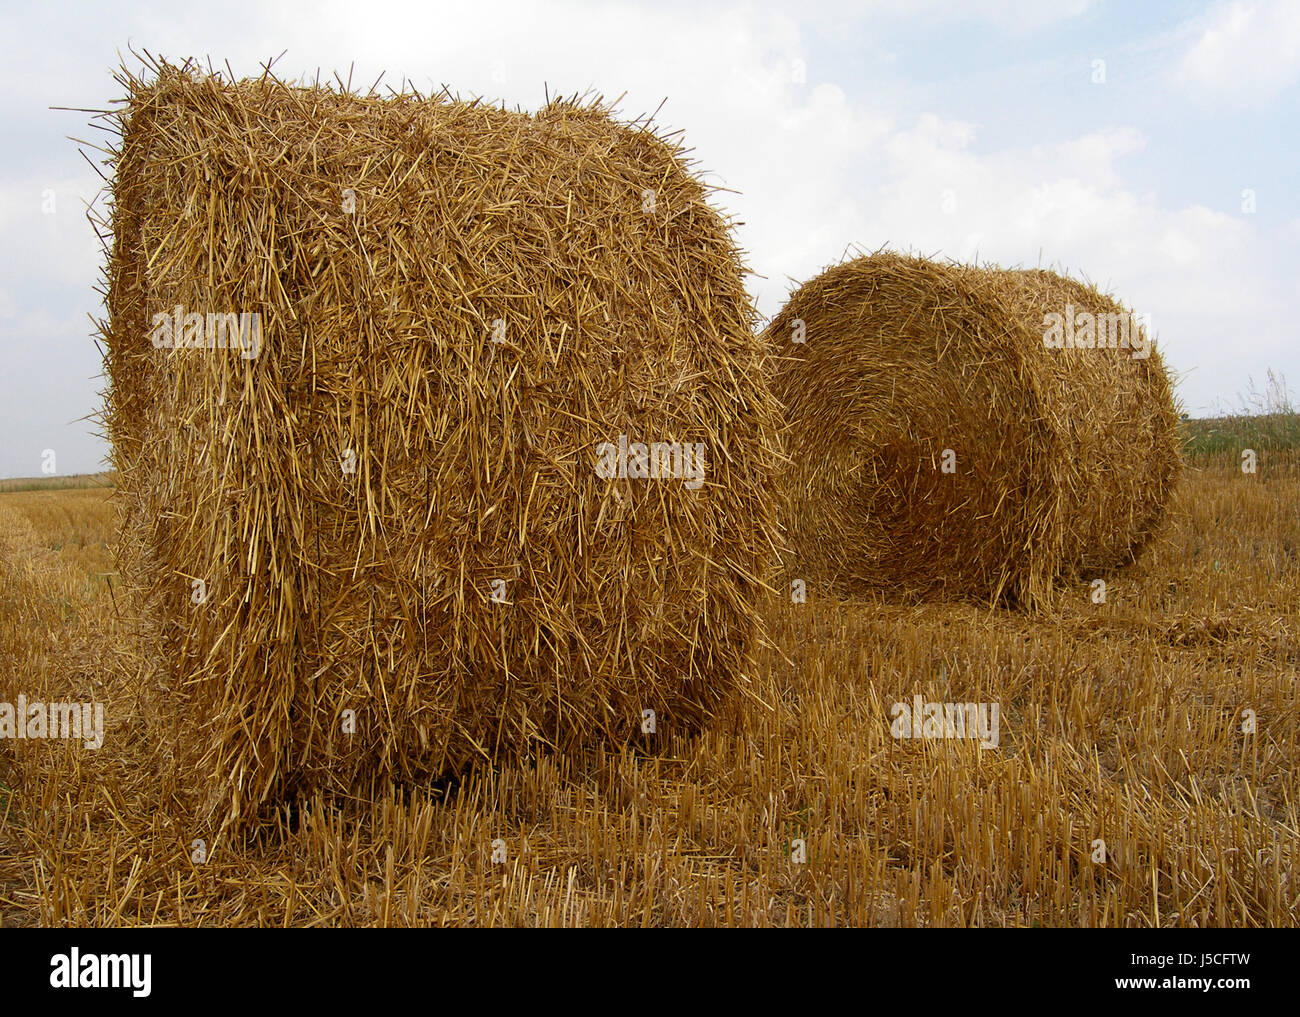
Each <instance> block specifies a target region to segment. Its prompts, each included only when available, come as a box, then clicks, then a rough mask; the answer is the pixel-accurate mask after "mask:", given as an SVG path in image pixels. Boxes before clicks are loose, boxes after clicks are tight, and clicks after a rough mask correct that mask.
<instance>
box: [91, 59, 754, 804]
mask: <svg viewBox="0 0 1300 1017" xmlns="http://www.w3.org/2000/svg"><path fill="white" fill-rule="evenodd" d="M150 71H151V73H150V74H149V75H148V78H149V79H148V80H143V79H141V78H137V77H135V76H133V75H132V74H131V73H129V72H125V71H124V72H123V73H122V75H121V77H120V80H121V82H122V83H123V85H124V86H125V88H126V91H127V94H128V100H127V102H126V103H125V105H124V107H123V109H122V111H121V113H120V115H119V117H118V119H117V126H118V129H119V130H120V132H121V142H120V146H119V150H118V152H117V154H116V156H115V159H114V165H113V169H114V173H115V176H114V180H113V197H114V210H113V219H112V222H111V231H112V251H111V257H110V260H109V265H108V269H107V273H106V274H107V277H108V278H107V282H108V307H109V320H108V322H107V323H105V325H104V326H103V333H104V334H103V339H104V344H105V347H106V367H107V373H108V376H109V379H110V386H109V390H108V393H107V398H106V406H107V408H106V414H105V415H106V421H107V426H108V431H109V435H110V437H111V440H112V443H113V447H114V465H115V466H116V467H117V469H118V470H119V471H120V490H119V494H120V497H121V499H122V500H123V502H124V504H125V505H126V507H127V510H128V519H127V522H126V527H125V532H124V540H123V556H122V560H123V566H122V567H123V569H124V571H125V572H126V573H127V574H128V575H129V576H130V577H131V579H132V580H133V581H134V584H135V587H136V589H137V593H138V597H139V600H140V602H141V603H142V604H143V605H144V606H145V609H146V610H147V611H148V612H149V613H150V616H151V617H153V618H154V619H156V621H157V629H158V652H159V655H160V659H161V661H162V667H163V670H164V672H165V679H164V684H165V686H166V696H167V698H168V699H169V701H170V702H171V703H172V704H173V707H174V709H175V711H176V716H177V718H178V720H177V730H178V731H179V732H180V734H179V737H180V739H181V745H180V747H179V748H178V751H179V752H182V753H185V759H186V760H187V762H186V765H187V766H190V767H191V768H192V772H193V773H194V774H195V778H196V780H197V781H198V782H199V783H200V784H201V785H203V786H204V787H205V790H206V793H207V796H208V797H207V802H206V815H207V816H208V817H209V818H211V820H212V821H213V823H214V825H215V824H222V825H225V824H231V823H234V824H238V823H240V822H242V821H244V820H247V819H250V818H252V817H253V816H254V815H255V814H256V813H257V810H258V809H259V807H263V806H268V805H273V804H276V803H277V802H280V801H282V800H284V799H285V797H286V796H287V795H289V794H292V793H294V792H296V791H302V790H315V789H325V790H340V789H346V788H348V787H349V786H351V784H352V782H353V781H354V780H360V779H362V778H363V777H364V776H365V775H366V774H371V775H374V774H379V775H381V776H383V777H394V778H398V779H404V778H411V777H417V776H424V775H428V774H440V773H447V772H450V771H454V770H456V769H458V768H461V767H463V766H464V765H466V764H467V763H470V762H472V761H473V760H475V759H479V760H485V759H497V758H500V757H502V756H516V757H517V756H519V755H523V754H527V753H529V752H531V751H533V750H534V749H536V748H539V747H543V746H554V747H558V748H561V749H567V748H570V747H574V746H579V745H584V744H589V743H591V742H592V741H593V740H597V739H604V738H609V739H614V740H627V739H629V738H632V737H636V738H637V739H641V740H643V741H644V740H645V735H643V732H642V724H643V711H648V710H653V711H655V720H654V724H655V727H656V729H657V734H656V735H655V737H657V738H660V739H662V738H664V737H666V736H667V735H668V734H670V733H672V732H676V731H690V730H693V729H695V728H697V727H699V726H700V725H701V724H702V723H704V722H705V721H706V720H707V719H708V718H709V717H710V716H711V715H713V714H714V713H716V712H717V710H718V709H719V708H720V707H721V706H722V704H723V703H724V702H726V701H727V700H728V698H729V697H731V696H732V695H733V694H734V693H736V691H737V690H738V689H740V688H741V687H742V686H743V685H744V684H745V683H746V681H747V680H748V677H747V676H748V674H749V669H750V668H751V665H752V652H753V649H754V646H755V643H756V640H757V639H758V638H759V633H758V631H757V629H756V624H757V615H756V610H755V604H756V601H757V598H758V596H759V591H760V588H761V582H762V573H763V568H764V564H765V562H767V561H768V560H769V559H770V558H771V556H772V547H773V544H774V540H775V522H774V518H773V515H772V508H771V502H772V495H771V493H770V491H769V490H768V485H769V483H770V477H771V475H772V471H773V466H774V462H775V457H776V456H777V454H778V453H777V439H776V432H775V429H774V428H775V426H776V424H777V419H776V406H775V403H774V401H773V400H772V398H771V395H770V392H769V389H768V387H767V381H766V372H767V365H766V357H765V354H764V349H763V346H762V343H761V340H760V339H759V338H758V337H757V336H756V335H755V333H754V320H753V312H752V310H751V308H750V304H749V301H748V298H747V296H746V293H745V289H744V285H743V268H742V265H741V263H740V260H739V253H738V251H737V249H736V248H735V246H734V242H733V240H732V237H731V234H730V229H729V224H728V222H727V221H726V220H725V219H724V218H723V217H722V216H720V215H719V213H718V212H716V211H715V210H714V209H713V208H712V207H710V205H709V203H708V194H707V191H706V189H705V188H704V187H703V186H702V185H701V184H700V183H699V182H698V181H697V179H696V178H695V177H694V176H693V175H692V173H691V172H690V170H689V168H688V165H689V164H688V163H687V162H686V161H685V159H684V153H683V150H682V149H681V148H680V147H679V146H677V145H675V144H670V143H668V142H667V141H666V140H664V139H663V138H661V137H659V136H657V135H656V133H655V132H654V131H653V130H652V129H651V128H650V126H649V124H648V123H646V122H633V123H618V122H616V121H615V120H614V119H612V118H611V111H610V109H609V108H608V107H607V106H605V105H602V104H601V103H600V102H599V100H597V101H596V102H595V103H593V104H589V105H588V104H584V103H583V102H582V101H580V100H578V99H577V98H574V99H569V100H559V101H553V102H551V103H550V104H549V105H547V106H546V107H545V108H543V109H542V110H540V111H539V112H537V113H536V114H535V115H530V114H526V113H522V112H509V111H506V110H504V109H502V108H494V107H492V106H489V105H486V104H484V103H482V102H480V101H460V100H457V99H453V98H452V97H450V96H448V95H446V94H444V95H441V96H438V97H434V98H425V97H421V96H418V95H413V94H392V95H390V96H387V97H380V96H379V95H377V94H375V93H374V92H373V91H372V92H370V93H367V94H364V95H359V94H353V93H350V92H348V91H346V90H345V89H337V90H336V89H333V88H327V87H324V86H321V85H317V84H312V85H308V86H298V85H294V84H289V83H285V82H282V81H280V80H277V79H276V78H275V77H274V76H273V75H271V74H269V73H268V74H266V75H265V76H263V77H260V78H257V79H254V80H243V81H238V82H234V83H232V82H230V81H227V80H223V79H222V78H221V77H219V76H215V75H199V74H194V73H192V72H191V71H190V70H189V69H188V68H177V67H175V66H172V65H169V64H167V63H166V62H162V61H158V62H155V63H153V64H152V66H151V68H150ZM225 315H230V317H224V316H225ZM195 346H198V347H200V348H193V347H195ZM636 443H644V444H646V445H647V446H648V445H650V444H651V443H657V446H656V448H654V449H653V450H647V454H646V455H644V456H640V457H639V456H638V453H639V451H640V450H639V449H638V446H637V444H636ZM624 449H627V451H624ZM651 451H653V453H654V455H653V456H651V455H650V454H649V453H650V452H651ZM697 451H698V455H696V454H694V453H696V452H697ZM650 458H653V462H650V463H647V462H646V460H647V459H650ZM605 466H610V467H611V469H610V470H607V469H604V468H603V467H605ZM647 466H648V467H650V469H649V470H647V472H653V473H655V474H661V475H659V476H651V477H647V478H644V479H642V478H640V477H638V472H640V471H639V467H647ZM661 468H662V469H661ZM701 469H702V472H701ZM611 470H612V472H613V476H612V477H611V476H608V474H609V473H610V472H611Z"/></svg>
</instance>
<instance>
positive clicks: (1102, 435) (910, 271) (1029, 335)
mask: <svg viewBox="0 0 1300 1017" xmlns="http://www.w3.org/2000/svg"><path fill="white" fill-rule="evenodd" d="M1069 302H1073V308H1072V311H1073V312H1074V313H1077V312H1078V311H1079V310H1080V309H1082V308H1092V312H1091V313H1094V314H1096V313H1101V312H1103V311H1104V312H1107V313H1109V312H1110V311H1112V310H1114V311H1116V312H1118V311H1120V310H1123V309H1122V308H1120V307H1119V305H1118V304H1115V303H1114V302H1113V301H1110V300H1109V299H1108V298H1105V297H1103V296H1101V295H1100V294H1098V293H1097V292H1096V291H1095V290H1093V289H1092V288H1091V287H1085V286H1083V285H1082V284H1079V283H1075V282H1074V281H1073V280H1070V279H1066V278H1063V277H1060V276H1057V275H1054V274H1053V273H1047V272H1017V271H1007V270H986V269H974V268H969V267H963V266H960V265H945V264H939V263H936V262H933V261H930V260H927V259H923V258H918V257H909V256H903V255H899V254H894V253H888V252H883V253H877V254H875V255H871V256H867V257H860V258H857V259H854V260H851V261H848V262H845V263H843V264H840V265H837V266H834V267H832V268H829V269H827V270H826V271H825V272H823V273H822V274H821V275H819V276H817V277H816V278H814V279H812V280H811V281H809V282H808V283H806V284H805V285H803V286H802V287H800V288H799V289H798V290H797V291H796V292H795V293H794V294H793V295H792V296H791V298H790V300H789V302H788V303H787V304H786V306H785V307H784V308H783V309H782V311H781V312H780V314H778V315H777V316H776V318H774V319H773V321H772V322H771V324H770V325H769V326H768V328H767V330H766V332H765V335H766V336H767V337H768V338H769V339H770V340H771V341H772V342H773V343H774V344H775V345H776V347H777V351H778V354H779V359H778V361H777V362H776V364H777V366H776V369H775V371H774V377H773V390H774V392H775V394H776V395H777V398H778V399H779V400H780V401H781V402H782V403H783V405H784V406H785V409H786V421H787V449H786V451H787V454H788V456H789V458H790V460H791V466H790V470H789V472H788V475H787V478H786V479H787V484H786V487H785V491H786V493H785V497H784V498H783V506H782V512H783V516H784V524H785V527H786V531H787V538H788V542H789V544H790V546H791V548H792V552H791V556H790V558H789V559H788V561H787V563H786V564H787V569H788V572H789V575H790V576H791V577H799V578H803V579H804V580H805V582H809V583H811V584H813V585H815V586H817V587H820V588H821V589H822V590H823V591H825V592H835V593H839V594H855V593H862V592H865V591H867V590H883V591H886V592H888V593H890V594H892V595H897V596H902V597H918V596H956V597H977V598H981V599H988V600H990V601H993V602H996V601H998V600H1000V599H1004V598H1005V599H1008V600H1011V601H1015V602H1020V603H1025V604H1028V605H1034V604H1043V603H1046V602H1049V601H1050V600H1051V598H1052V592H1053V586H1054V583H1055V582H1056V581H1057V580H1058V579H1059V578H1060V577H1061V576H1062V575H1064V574H1066V573H1068V572H1071V571H1072V570H1076V569H1079V568H1104V567H1111V566H1116V565H1119V564H1123V563H1124V562H1126V561H1129V560H1131V559H1132V558H1133V557H1134V556H1135V555H1136V554H1137V552H1138V551H1139V550H1140V549H1141V547H1142V546H1143V545H1144V543H1145V542H1146V541H1147V540H1148V538H1149V537H1150V535H1151V534H1152V532H1153V531H1154V530H1155V528H1156V526H1157V525H1158V523H1159V520H1160V518H1161V515H1162V513H1163V511H1164V507H1165V504H1166V501H1167V498H1168V495H1169V492H1170V489H1171V487H1172V484H1173V483H1174V480H1175V478H1176V474H1177V467H1178V454H1177V444H1176V442H1177V414H1176V412H1175V409H1174V405H1173V400H1172V396H1171V390H1170V386H1169V381H1168V378H1167V376H1166V374H1165V371H1164V368H1163V366H1162V364H1161V361H1160V359H1159V357H1158V355H1157V354H1156V353H1155V352H1154V350H1153V349H1150V347H1146V348H1145V351H1146V352H1149V356H1147V357H1145V358H1142V356H1141V354H1142V352H1143V350H1137V349H1133V348H1129V349H1122V348H1116V349H1110V348H1100V349H1098V348H1091V349H1082V348H1080V349H1053V348H1048V346H1047V344H1046V341H1045V334H1046V324H1045V321H1046V320H1047V315H1048V314H1051V313H1054V312H1055V313H1060V314H1064V313H1065V312H1066V306H1065V305H1066V304H1067V303H1069ZM1136 338H1137V339H1140V340H1141V341H1142V342H1144V343H1145V342H1147V341H1148V337H1147V334H1146V332H1145V331H1142V332H1140V333H1138V334H1137V336H1136ZM1133 341H1134V339H1133V338H1130V344H1132V342H1133ZM1135 353H1137V354H1138V356H1137V357H1135V356H1134V355H1133V354H1135Z"/></svg>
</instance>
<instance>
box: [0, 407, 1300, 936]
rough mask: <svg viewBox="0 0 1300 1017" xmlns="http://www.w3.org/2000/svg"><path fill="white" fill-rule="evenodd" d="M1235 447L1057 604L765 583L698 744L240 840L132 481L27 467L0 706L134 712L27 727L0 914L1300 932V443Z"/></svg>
mask: <svg viewBox="0 0 1300 1017" xmlns="http://www.w3.org/2000/svg"><path fill="white" fill-rule="evenodd" d="M1216 433H1217V432H1210V433H1209V434H1208V436H1207V435H1205V434H1202V435H1201V436H1200V440H1199V444H1198V445H1197V446H1196V450H1195V454H1193V456H1192V458H1191V461H1190V466H1189V469H1188V470H1187V471H1186V473H1185V475H1184V479H1183V482H1182V484H1181V486H1180V488H1179V491H1178V494H1177V497H1176V500H1175V504H1174V505H1173V507H1172V512H1171V519H1170V523H1169V525H1168V526H1167V527H1166V529H1165V531H1164V533H1163V534H1162V536H1161V538H1160V539H1159V540H1158V541H1157V543H1156V544H1155V545H1154V546H1153V547H1152V548H1151V549H1150V550H1149V551H1148V553H1147V554H1146V555H1145V556H1144V557H1143V558H1142V560H1141V561H1140V562H1139V563H1138V564H1137V565H1135V566H1133V567H1131V568H1129V569H1127V570H1125V571H1123V572H1119V573H1116V574H1114V575H1107V576H1096V577H1093V576H1086V577H1079V579H1078V580H1077V581H1076V582H1074V583H1073V584H1071V585H1070V586H1069V587H1068V588H1067V589H1066V590H1065V591H1064V596H1063V598H1062V605H1061V606H1060V608H1059V609H1058V610H1054V611H1052V612H1050V613H1040V614H1036V615H1035V614H1028V613H1024V612H1017V611H1009V610H1000V609H999V610H990V609H988V608H986V607H981V606H978V605H972V604H958V603H946V604H945V603H938V604H936V603H926V604H912V605H903V604H890V603H886V602H885V601H883V600H876V601H871V600H856V601H852V602H850V601H842V602H821V603H817V602H812V601H810V602H808V603H804V604H792V603H790V602H789V599H790V598H789V596H788V594H787V593H782V594H780V595H778V594H776V593H774V594H773V595H772V597H771V602H770V607H769V610H768V612H767V614H768V618H769V625H770V629H771V635H772V645H771V646H769V647H767V648H765V649H764V651H763V653H762V657H761V662H760V664H761V666H760V667H759V668H758V671H757V673H756V675H755V676H754V680H753V683H752V684H751V686H750V688H749V690H748V693H747V694H746V695H745V696H744V697H742V699H741V700H740V701H739V702H738V703H737V704H736V705H735V707H734V709H732V710H731V711H730V712H729V713H728V714H727V715H726V716H725V717H722V718H720V719H719V721H718V722H717V723H715V724H714V725H713V726H712V728H711V729H710V730H709V731H708V732H706V733H705V734H703V735H701V736H698V737H695V738H691V739H674V738H672V736H671V734H670V733H663V732H661V733H659V734H657V735H654V736H645V737H644V738H643V739H642V744H633V745H629V746H612V747H609V748H607V749H603V750H601V749H597V750H593V751H592V752H590V753H589V754H586V755H581V756H558V755H555V754H547V753H542V754H539V756H538V757H537V758H535V759H533V760H530V761H528V762H527V763H525V764H521V765H513V766H498V767H496V768H495V769H493V768H489V767H486V766H485V767H482V768H479V769H477V770H473V771H469V772H467V773H465V774H464V775H462V776H461V778H459V779H458V780H454V781H448V782H444V783H441V784H437V785H420V786H402V787H392V786H379V787H366V788H357V789H356V791H355V796H354V797H352V798H349V799H339V798H333V799H326V800H320V799H316V800H311V801H306V802H303V803H301V804H300V805H299V806H295V807H294V808H292V809H288V810H285V811H282V812H280V813H276V814H269V815H268V816H267V817H266V820H265V822H264V823H263V825H262V827H261V828H260V830H259V831H258V832H257V833H256V834H254V835H252V836H250V837H247V838H245V839H243V840H239V841H229V842H209V841H208V839H207V838H208V836H209V835H208V834H206V833H205V831H203V830H198V829H194V828H192V827H191V826H190V825H189V822H188V820H187V818H186V817H187V815H188V814H189V809H188V805H189V803H187V802H186V801H184V800H183V797H182V796H181V795H180V793H179V791H178V790H177V783H178V782H177V781H175V779H174V777H173V776H172V775H171V774H169V773H168V768H167V760H168V757H167V750H166V747H167V744H168V739H169V738H170V737H172V734H171V733H170V732H169V731H168V730H166V729H165V727H164V726H162V724H161V723H160V722H159V721H158V720H157V719H156V718H154V717H153V716H151V714H150V712H149V710H148V708H147V702H148V699H149V697H148V696H147V695H145V694H143V692H142V690H144V689H147V688H148V687H149V683H150V682H151V681H155V679H154V678H152V677H151V669H152V667H153V666H154V662H151V661H150V660H148V659H145V657H144V656H143V655H142V654H141V653H140V652H138V650H137V647H138V646H139V645H140V643H139V641H138V640H137V638H136V635H135V633H134V627H133V622H132V619H131V614H130V609H129V605H127V604H126V603H124V602H123V601H122V598H121V596H120V591H119V590H115V589H114V586H113V583H112V575H111V573H112V569H113V564H112V556H111V552H110V545H111V541H112V540H113V534H114V529H115V525H116V523H115V510H114V507H113V503H112V501H111V499H110V497H109V496H110V492H111V489H109V488H107V487H89V488H82V489H77V488H72V487H69V488H64V489H54V490H49V489H45V488H44V487H43V486H42V485H39V484H36V485H26V486H28V487H31V488H34V489H30V490H21V489H19V490H14V489H13V488H15V487H17V488H21V487H22V486H24V485H21V484H10V485H8V486H9V488H10V489H9V490H4V491H0V702H9V703H13V702H15V701H16V699H17V696H18V695H19V694H20V693H21V694H23V695H24V696H25V697H26V699H27V700H28V701H44V702H60V701H76V702H82V701H87V702H88V701H92V700H93V701H95V702H102V703H104V704H105V721H106V729H107V730H106V736H105V741H104V745H103V747H102V748H100V749H98V750H90V749H87V748H85V747H83V746H82V745H81V744H80V743H78V742H69V741H56V740H46V741H32V740H25V741H17V740H11V739H5V740H0V923H2V924H4V925H10V926H12V925H20V926H21V925H90V926H98V925H105V926H118V925H136V924H161V925H184V926H198V925H221V926H225V925H270V926H280V925H316V926H328V925H529V926H531V925H597V926H608V925H618V926H642V925H651V926H662V925H672V926H677V925H708V926H712V925H777V926H791V925H793V926H809V925H886V926H895V925H904V926H912V925H958V926H1031V925H1041V926H1061V925H1065V926H1076V925H1083V926H1179V925H1194V926H1211V925H1226V926H1294V925H1295V924H1296V919H1297V914H1298V909H1300V887H1297V885H1296V882H1295V880H1294V878H1293V870H1294V862H1295V857H1296V854H1297V847H1298V845H1300V808H1298V806H1297V786H1296V760H1297V725H1298V720H1297V718H1298V714H1300V711H1298V709H1297V669H1298V667H1297V665H1298V662H1300V649H1298V648H1297V637H1298V635H1300V559H1298V555H1300V511H1298V509H1297V505H1298V504H1300V457H1297V455H1296V454H1295V452H1294V451H1289V450H1277V451H1265V452H1262V453H1261V455H1260V459H1259V466H1258V472H1256V473H1255V474H1253V475H1252V474H1247V473H1243V472H1242V470H1241V469H1240V465H1239V462H1240V460H1239V451H1240V449H1239V446H1240V444H1241V443H1240V441H1238V440H1236V439H1235V438H1233V437H1231V436H1229V437H1226V438H1224V437H1223V436H1222V435H1219V437H1218V438H1216V437H1215V435H1216ZM1219 438H1222V440H1221V441H1220V440H1219ZM1094 579H1102V580H1104V582H1105V600H1104V603H1099V602H1097V596H1096V593H1097V587H1095V585H1094V584H1093V582H1092V581H1093V580H1094ZM915 696H920V697H922V700H923V701H925V702H952V703H968V702H969V703H977V704H995V705H997V707H998V711H999V724H998V739H997V745H996V747H981V746H980V745H979V743H978V741H976V740H971V739H961V738H895V737H894V736H893V735H892V734H891V716H892V708H893V706H894V704H895V703H900V702H901V703H906V704H909V705H910V704H912V703H913V702H914V698H913V697H915ZM197 720H201V718H198V719H197ZM1252 728H1253V730H1252ZM656 740H658V743H657V744H656Z"/></svg>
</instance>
